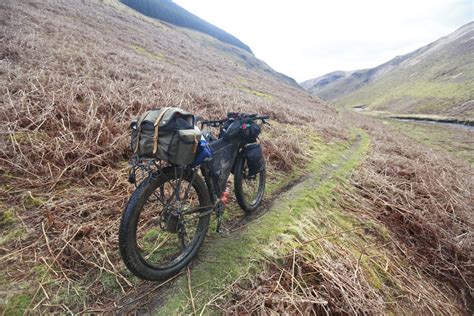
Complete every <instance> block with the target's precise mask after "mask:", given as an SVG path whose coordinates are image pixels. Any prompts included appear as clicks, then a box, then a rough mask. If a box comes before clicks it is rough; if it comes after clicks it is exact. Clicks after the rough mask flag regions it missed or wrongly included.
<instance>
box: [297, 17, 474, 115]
mask: <svg viewBox="0 0 474 316" xmlns="http://www.w3.org/2000/svg"><path fill="white" fill-rule="evenodd" d="M301 86H302V87H303V88H305V89H306V90H307V91H309V92H310V93H312V94H313V95H318V96H319V97H321V98H323V99H325V100H328V101H332V102H334V103H336V104H338V105H342V106H348V107H353V106H363V105H366V106H367V108H368V109H372V110H381V111H388V112H393V113H407V114H410V113H418V114H444V115H452V116H458V117H464V118H466V117H473V116H474V101H473V100H474V22H470V23H468V24H466V25H464V26H462V27H461V28H459V29H458V30H456V31H455V32H453V33H451V34H449V35H448V36H446V37H443V38H440V39H439V40H437V41H435V42H433V43H431V44H429V45H427V46H424V47H421V48H419V49H417V50H415V51H413V52H411V53H409V54H406V55H403V56H397V57H395V58H394V59H392V60H390V61H388V62H386V63H384V64H382V65H379V66H377V67H375V68H371V69H362V70H356V71H350V72H343V71H339V72H333V73H330V74H327V75H324V76H322V77H319V78H315V79H311V80H307V81H305V82H303V83H301Z"/></svg>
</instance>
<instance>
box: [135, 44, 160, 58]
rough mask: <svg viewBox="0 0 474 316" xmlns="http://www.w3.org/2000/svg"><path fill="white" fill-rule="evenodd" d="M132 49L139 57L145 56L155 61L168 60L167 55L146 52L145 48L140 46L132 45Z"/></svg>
mask: <svg viewBox="0 0 474 316" xmlns="http://www.w3.org/2000/svg"><path fill="white" fill-rule="evenodd" d="M131 48H132V49H133V50H134V51H135V52H136V53H137V54H139V55H142V56H145V57H147V58H150V59H155V60H158V61H164V60H165V59H166V57H165V55H163V54H162V53H155V52H150V51H148V50H146V49H145V48H144V47H141V46H138V45H132V46H131Z"/></svg>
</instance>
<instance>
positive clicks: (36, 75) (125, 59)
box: [0, 0, 474, 315]
mask: <svg viewBox="0 0 474 316" xmlns="http://www.w3.org/2000/svg"><path fill="white" fill-rule="evenodd" d="M0 17H1V18H0V24H1V25H2V27H1V28H0V42H1V43H2V45H0V105H1V106H0V122H1V131H0V313H1V314H6V315H11V314H13V315H21V314H24V313H26V314H99V313H110V314H128V313H129V314H155V313H158V314H159V313H160V311H154V310H152V309H148V308H147V305H148V303H156V304H158V305H159V304H160V302H163V299H164V298H165V297H164V296H162V295H161V294H163V292H162V290H163V287H165V288H166V287H168V289H171V287H169V284H170V283H174V284H175V286H176V287H174V289H176V290H177V291H176V292H172V293H171V296H169V297H168V298H169V299H170V300H173V299H174V298H176V299H179V298H182V300H181V301H180V302H179V303H180V304H179V305H178V304H177V305H172V306H170V305H168V307H169V309H168V310H169V311H171V312H170V313H167V314H166V315H168V314H171V315H174V314H191V313H195V314H197V313H198V312H200V313H201V314H205V312H208V313H220V312H221V311H220V310H218V309H217V308H214V307H213V306H214V305H216V304H214V303H223V302H215V301H214V299H217V298H218V297H217V296H220V297H221V298H222V300H227V298H228V296H227V295H222V296H221V294H222V293H224V292H225V287H226V286H228V285H232V284H234V285H236V284H237V283H239V280H242V278H243V277H246V276H248V277H249V278H253V280H251V282H245V284H244V283H242V284H238V288H239V289H240V290H243V289H249V285H250V286H252V285H256V286H257V287H258V289H256V290H257V291H255V292H254V291H252V296H253V297H255V298H257V301H258V307H259V308H262V309H263V310H262V314H263V313H265V314H271V313H272V310H273V311H274V312H273V313H278V311H277V310H278V309H282V308H283V309H285V308H286V307H288V305H286V304H287V303H288V302H290V303H291V304H297V309H298V311H300V312H301V311H306V312H307V313H313V314H321V313H325V314H326V313H329V314H331V313H332V314H341V313H342V314H362V313H372V314H387V313H394V314H410V313H415V314H420V315H424V314H428V313H430V312H431V313H437V314H453V313H458V314H460V313H461V312H462V311H464V310H465V309H466V308H465V307H464V305H463V302H462V298H463V297H465V296H466V295H469V293H471V292H470V284H472V283H473V282H472V280H473V278H474V276H473V274H472V272H470V271H471V270H472V269H470V270H469V268H470V267H472V261H473V260H471V258H472V256H471V253H472V249H474V248H473V247H471V245H472V243H471V241H472V240H474V239H472V237H473V234H472V233H471V232H473V231H474V230H473V229H471V227H469V226H468V225H469V223H472V222H473V221H472V220H471V219H470V218H465V216H464V214H466V213H467V214H468V215H471V214H472V212H471V210H470V201H471V197H472V194H471V195H469V193H470V191H469V185H470V184H471V183H472V181H471V178H470V177H469V173H468V172H469V170H467V171H466V170H465V168H462V166H458V165H457V163H456V162H455V161H451V160H450V159H449V158H446V157H442V156H439V155H434V153H433V152H432V151H431V150H426V148H421V149H420V150H414V147H416V146H414V145H413V143H411V142H410V141H409V140H405V139H403V138H402V139H400V138H399V135H397V133H396V131H393V132H392V131H391V130H387V129H386V127H385V126H384V125H383V124H380V123H378V122H369V121H367V120H369V118H365V117H364V118H362V119H360V118H358V117H356V118H354V119H350V117H348V116H347V113H345V111H338V110H336V109H334V108H333V107H329V106H327V105H325V104H323V103H321V102H320V100H319V99H318V98H316V97H313V96H311V95H309V94H308V93H306V92H305V91H302V89H300V88H297V87H295V86H294V85H293V84H292V82H291V81H288V80H286V79H285V77H284V76H283V75H279V74H278V73H276V72H275V71H273V70H272V69H271V68H270V67H268V66H267V65H266V64H265V63H264V62H263V61H260V60H258V59H257V58H255V56H253V55H251V54H250V53H248V52H246V51H244V50H242V49H240V48H237V47H234V46H232V45H229V44H226V43H223V42H221V41H219V40H217V39H215V38H213V37H210V36H208V35H206V34H203V33H200V32H195V31H192V30H189V29H186V28H179V27H175V26H172V25H170V24H168V23H162V22H160V21H158V20H155V19H151V18H149V17H146V16H144V15H142V14H140V13H138V12H136V11H134V10H132V9H130V8H128V7H127V6H125V5H123V4H121V3H119V2H118V1H114V0H88V1H68V2H66V1H41V0H7V1H3V2H1V3H0ZM170 105H174V106H179V107H181V108H184V109H186V110H188V111H190V112H192V113H195V114H196V115H200V116H203V117H205V118H211V119H212V118H222V117H223V116H225V114H226V112H227V111H245V112H252V113H261V114H269V115H270V116H271V121H270V123H271V126H265V127H264V128H263V129H262V136H261V143H262V147H263V148H264V153H265V157H266V167H267V169H266V170H267V186H266V192H265V203H264V204H263V205H262V207H260V208H259V210H257V212H256V213H253V214H251V215H250V216H244V214H243V212H242V210H241V209H239V208H238V207H237V206H236V203H230V204H229V205H228V207H226V210H225V214H224V221H223V229H224V230H225V231H227V232H229V234H230V235H229V236H220V235H218V234H216V233H215V231H214V230H213V229H212V228H215V217H213V220H212V224H211V225H212V226H211V228H210V229H209V232H208V235H209V236H207V237H206V243H205V244H204V246H203V248H202V249H201V250H202V251H201V250H200V252H199V254H198V256H197V258H196V260H193V262H192V264H191V265H190V266H189V270H183V271H182V272H183V273H182V274H181V275H180V276H177V277H176V279H173V280H168V281H169V283H167V282H168V281H165V282H163V283H160V282H144V281H141V280H139V279H137V278H136V277H133V276H132V275H131V273H130V272H129V271H128V270H127V269H126V268H125V266H124V264H123V262H122V260H121V259H120V255H119V250H118V245H117V234H118V232H117V230H118V226H119V222H120V217H121V214H122V211H123V209H124V207H125V204H126V202H127V200H128V198H129V197H130V195H131V193H132V192H133V191H134V189H135V188H134V186H133V185H131V184H130V183H128V181H127V178H128V164H127V160H128V159H129V158H130V155H131V152H130V149H129V123H130V119H131V118H133V117H135V116H136V115H138V114H140V113H143V112H144V111H146V110H149V109H151V108H156V107H162V106H170ZM352 114H353V115H356V113H352ZM354 124H359V125H358V126H359V127H360V128H354V127H353V126H352V125H354ZM362 129H365V131H363V130H362ZM377 133H378V134H379V136H377ZM387 136H389V137H387ZM367 150H369V151H370V152H367ZM366 153H367V154H368V155H369V156H365V155H366ZM414 157H415V158H416V159H414ZM359 163H364V165H360V166H358V165H359ZM352 175H354V176H355V175H357V177H356V178H353V179H349V177H350V176H352ZM440 175H441V176H440ZM303 180H304V181H303ZM300 181H302V182H300ZM298 183H299V184H298ZM318 183H319V184H320V185H318ZM407 183H410V185H407ZM412 183H414V185H411V184H412ZM296 184H297V185H296ZM471 186H472V185H471ZM290 187H292V189H294V190H290V191H288V192H287V194H283V192H285V191H287V190H288V188H290ZM347 194H348V195H349V197H350V198H351V199H349V200H347V201H346V199H347V197H345V196H344V195H347ZM277 196H281V197H282V199H283V202H284V203H281V204H279V206H278V205H277V207H276V208H277V209H275V208H274V207H272V199H274V198H275V197H277ZM339 200H341V202H343V201H345V202H347V204H344V205H345V206H344V205H343V204H340V205H339V202H338V201H339ZM157 213H158V212H157ZM286 219H291V221H287V220H286ZM240 236H244V237H245V236H246V238H245V239H244V238H239V237H240ZM234 240H236V241H237V242H236V243H233V242H232V241H234ZM268 243H270V244H268ZM296 243H305V245H303V248H301V247H299V246H297V248H294V247H295V245H297V244H296ZM216 245H221V246H220V247H215V246H216ZM222 245H226V247H223V246H222ZM271 249H275V250H276V251H277V252H275V253H273V254H272V253H269V252H267V251H266V250H271ZM469 251H471V252H469ZM209 253H212V255H213V256H215V257H211V258H210V260H207V258H208V257H206V256H207V254H209ZM309 253H310V254H312V255H313V256H310V257H306V259H305V258H302V257H301V255H303V256H306V255H307V254H309ZM247 254H248V255H247ZM280 254H281V255H280ZM275 255H276V257H275ZM269 256H271V257H269ZM214 258H215V259H216V260H213V259H214ZM260 259H262V260H260ZM287 259H288V260H289V261H288V260H287ZM228 262H229V263H230V264H227V263H228ZM287 263H289V264H288V265H287ZM282 264H283V265H284V266H283V268H285V266H286V267H289V269H290V270H288V273H286V272H285V273H282V272H281V271H279V270H277V271H275V270H274V267H277V268H278V269H279V266H280V265H282ZM318 266H319V267H318ZM199 267H201V268H199ZM207 268H209V269H207ZM264 268H270V269H271V271H269V274H268V276H269V277H266V276H265V277H262V278H258V276H256V273H257V272H258V270H259V269H264ZM308 268H309V269H308ZM202 270H204V272H203V273H202V274H200V271H202ZM214 271H217V272H216V273H213V272H214ZM239 272H242V273H244V274H240V273H239ZM196 274H198V276H196ZM207 275H210V276H211V278H206V276H207ZM187 276H188V277H187ZM272 278H276V280H274V282H275V283H273V284H272V285H271V287H265V286H264V287H261V286H260V285H259V282H260V281H265V280H269V281H271V279H272ZM439 280H440V281H441V282H439ZM446 280H448V281H452V282H446ZM463 280H464V281H465V282H466V284H464V283H463ZM214 281H216V283H214ZM242 281H245V280H242ZM254 281H257V282H254ZM294 281H296V282H294ZM180 284H181V286H179V285H180ZM294 285H295V286H294ZM302 286H304V287H306V289H305V288H302ZM206 289H209V291H206ZM267 289H269V290H267ZM275 289H276V290H275ZM261 290H264V295H265V296H267V297H265V298H263V299H258V298H259V297H262V296H258V297H256V296H255V293H258V292H260V294H261V293H262V291H261ZM300 290H302V291H300ZM275 291H277V292H275ZM285 291H287V293H288V294H290V295H289V296H281V295H284V293H283V292H285ZM302 292H304V293H302ZM188 293H189V295H188ZM269 293H272V295H273V294H276V295H273V297H271V298H270V300H268V299H267V298H268V294H269ZM466 293H467V294H466ZM173 294H176V295H173ZM302 294H304V295H305V296H307V297H306V298H304V297H303V298H302V297H301V295H302ZM286 297H288V298H289V299H286ZM299 298H302V299H299ZM272 299H273V300H274V301H273V302H272ZM232 300H240V301H239V302H238V303H237V304H236V308H239V306H243V304H245V301H246V299H245V297H243V296H239V295H235V296H232ZM227 301H228V300H227ZM472 301H474V300H472V299H471V300H469V299H468V298H466V299H465V300H464V303H465V302H472ZM262 302H265V304H261V303H262ZM209 309H212V310H209ZM471 310H472V309H471ZM248 311H249V310H247V312H248ZM457 311H460V312H457ZM242 312H245V311H242ZM234 313H235V312H234ZM256 313H258V311H257V312H256ZM280 313H285V311H280ZM286 313H288V311H286ZM466 314H467V312H466Z"/></svg>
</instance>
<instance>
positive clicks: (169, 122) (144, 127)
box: [130, 107, 201, 165]
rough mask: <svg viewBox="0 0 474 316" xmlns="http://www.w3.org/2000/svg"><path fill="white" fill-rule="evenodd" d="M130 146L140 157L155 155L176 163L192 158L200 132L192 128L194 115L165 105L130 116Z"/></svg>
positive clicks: (191, 160) (185, 163) (187, 161)
mask: <svg viewBox="0 0 474 316" xmlns="http://www.w3.org/2000/svg"><path fill="white" fill-rule="evenodd" d="M130 127H131V141H130V147H131V149H132V152H133V153H134V154H136V155H138V156H139V157H144V158H157V159H161V160H163V161H167V162H169V163H172V164H175V165H189V164H191V163H192V162H193V161H194V158H195V155H196V150H197V147H198V143H199V140H200V139H201V132H199V131H197V130H195V129H194V115H192V114H190V113H188V112H186V111H184V110H181V109H179V108H173V107H165V108H162V109H156V110H151V111H147V112H145V113H143V114H142V115H141V116H140V117H138V119H136V120H133V121H132V123H131V124H130Z"/></svg>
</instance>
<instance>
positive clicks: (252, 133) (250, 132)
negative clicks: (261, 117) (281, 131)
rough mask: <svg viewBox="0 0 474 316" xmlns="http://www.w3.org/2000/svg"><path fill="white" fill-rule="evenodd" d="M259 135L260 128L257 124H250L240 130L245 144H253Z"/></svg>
mask: <svg viewBox="0 0 474 316" xmlns="http://www.w3.org/2000/svg"><path fill="white" fill-rule="evenodd" d="M258 135H260V126H258V124H257V123H255V122H252V123H251V124H250V125H247V126H246V128H245V129H242V136H243V139H244V140H245V142H246V143H247V144H250V143H255V142H256V141H257V139H258Z"/></svg>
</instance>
